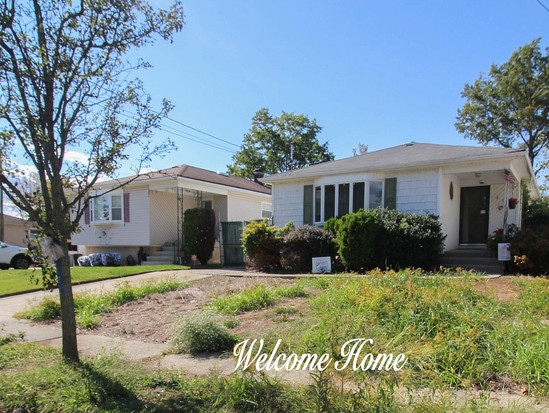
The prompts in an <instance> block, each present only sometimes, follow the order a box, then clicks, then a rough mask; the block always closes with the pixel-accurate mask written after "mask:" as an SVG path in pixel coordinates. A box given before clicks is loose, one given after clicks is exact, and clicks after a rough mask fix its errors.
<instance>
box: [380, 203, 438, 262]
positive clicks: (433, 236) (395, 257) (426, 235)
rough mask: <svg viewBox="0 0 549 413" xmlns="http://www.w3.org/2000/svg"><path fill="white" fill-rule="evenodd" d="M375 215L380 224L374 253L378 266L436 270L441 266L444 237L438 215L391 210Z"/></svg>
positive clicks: (382, 210) (381, 210) (381, 211)
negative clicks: (439, 264) (440, 258)
mask: <svg viewBox="0 0 549 413" xmlns="http://www.w3.org/2000/svg"><path fill="white" fill-rule="evenodd" d="M376 213H377V214H378V216H379V222H380V231H379V234H378V242H377V244H376V246H377V248H376V254H375V255H376V257H375V261H376V265H377V266H378V267H380V268H383V269H386V268H393V269H397V268H406V267H414V268H423V269H433V268H436V267H437V266H438V263H439V257H440V254H441V253H442V250H443V247H444V239H445V235H444V234H443V233H442V228H441V224H440V221H439V220H438V218H437V217H436V216H435V215H431V214H410V213H406V212H402V211H397V210H389V209H379V210H376Z"/></svg>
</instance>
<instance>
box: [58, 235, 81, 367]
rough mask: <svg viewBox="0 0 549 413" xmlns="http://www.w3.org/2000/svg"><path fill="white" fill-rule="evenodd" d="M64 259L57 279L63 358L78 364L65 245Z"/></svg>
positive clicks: (60, 264)
mask: <svg viewBox="0 0 549 413" xmlns="http://www.w3.org/2000/svg"><path fill="white" fill-rule="evenodd" d="M63 252H64V254H63V257H62V258H60V259H59V260H58V261H57V266H56V267H57V271H58V274H57V277H58V283H59V299H60V302H61V332H62V336H63V358H64V359H65V360H68V361H72V362H78V361H79V357H78V343H77V340H76V317H75V314H74V298H73V295H72V282H71V269H70V262H69V259H70V256H69V252H68V249H67V246H66V243H64V245H63Z"/></svg>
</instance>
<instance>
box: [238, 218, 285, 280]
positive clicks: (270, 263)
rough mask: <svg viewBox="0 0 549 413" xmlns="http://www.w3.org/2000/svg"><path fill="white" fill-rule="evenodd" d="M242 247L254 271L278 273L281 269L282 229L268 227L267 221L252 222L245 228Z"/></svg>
mask: <svg viewBox="0 0 549 413" xmlns="http://www.w3.org/2000/svg"><path fill="white" fill-rule="evenodd" d="M242 247H243V248H244V252H245V253H246V255H247V256H248V258H249V259H250V264H251V266H252V267H253V269H254V270H257V271H273V270H274V271H276V270H277V269H279V268H280V249H281V247H282V238H281V236H280V229H279V228H277V227H274V226H271V225H267V220H262V221H259V222H257V221H252V222H250V223H248V225H246V226H245V227H244V229H243V230H242Z"/></svg>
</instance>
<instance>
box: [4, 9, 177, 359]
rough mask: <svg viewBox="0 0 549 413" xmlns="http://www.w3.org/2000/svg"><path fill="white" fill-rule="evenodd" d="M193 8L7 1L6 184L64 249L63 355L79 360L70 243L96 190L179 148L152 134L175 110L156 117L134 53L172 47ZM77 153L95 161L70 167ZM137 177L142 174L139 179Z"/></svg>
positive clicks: (14, 199) (61, 276) (19, 203)
mask: <svg viewBox="0 0 549 413" xmlns="http://www.w3.org/2000/svg"><path fill="white" fill-rule="evenodd" d="M183 18H184V16H183V8H182V5H181V3H179V2H177V1H176V2H175V3H174V4H173V5H171V7H170V8H169V9H165V10H157V9H153V8H152V7H151V6H150V5H149V4H148V2H146V1H142V0H124V1H119V0H81V1H77V0H31V1H16V0H0V139H1V142H0V148H2V152H1V154H0V165H2V167H1V169H0V184H1V186H2V188H3V189H4V191H5V193H6V195H7V196H8V197H9V198H10V200H11V201H12V202H13V203H14V204H15V205H16V206H17V207H18V208H20V209H21V210H22V211H24V212H26V213H27V214H28V217H29V219H31V220H33V221H35V222H36V223H37V225H38V226H39V228H40V229H41V230H42V231H43V233H44V234H45V235H48V236H50V237H51V238H53V239H54V240H55V242H56V244H58V245H60V246H61V248H62V254H61V257H60V258H59V259H58V260H57V261H56V266H57V275H58V287H59V295H60V301H61V312H62V336H63V357H64V358H65V359H68V360H72V361H77V360H78V347H77V342H76V322H75V316H74V302H73V295H72V286H71V274H70V266H69V255H68V250H67V240H68V239H69V238H70V236H71V234H72V233H73V232H74V231H76V230H77V229H78V226H79V221H80V218H81V217H82V215H83V213H84V211H85V208H87V207H88V203H89V199H90V198H89V194H90V189H91V188H92V187H93V185H94V184H95V183H96V182H97V180H98V179H99V178H100V177H102V176H108V177H114V176H115V173H116V171H117V170H118V169H119V167H120V166H121V163H122V162H124V161H128V160H129V155H128V150H130V149H131V148H139V150H138V151H137V152H138V154H139V153H140V155H138V156H137V158H136V159H134V158H133V157H132V160H133V161H134V162H133V168H134V169H135V171H138V170H139V169H140V168H141V167H142V166H146V165H147V164H148V162H149V161H150V160H151V157H152V156H155V155H163V154H164V153H166V151H168V150H170V149H172V147H173V144H172V142H171V141H169V140H168V141H165V142H161V143H160V144H155V143H153V140H152V132H153V130H154V128H155V127H157V126H159V121H160V120H161V119H162V118H163V117H164V116H165V115H166V114H167V113H168V111H169V110H170V109H171V105H170V103H169V102H167V101H164V102H163V104H162V107H161V108H160V109H159V110H158V111H153V110H152V109H151V99H150V96H148V95H147V94H146V92H145V91H144V89H143V85H142V83H141V82H140V81H139V79H137V78H133V77H132V76H133V73H134V71H136V70H138V69H142V68H146V67H147V66H148V64H147V63H146V62H144V61H142V60H139V61H137V62H134V63H132V62H130V61H129V60H128V59H127V57H126V55H127V52H128V51H130V50H133V49H136V48H140V47H143V46H147V45H150V44H152V43H153V42H154V41H155V40H156V39H157V38H161V39H163V40H168V41H172V39H173V34H174V33H175V32H176V31H179V30H181V29H182V28H183ZM69 150H77V151H81V152H84V153H85V155H86V158H87V162H67V161H66V155H67V152H68V151H69ZM20 152H22V153H23V154H24V157H25V158H26V161H25V162H26V163H28V164H30V165H32V166H34V167H35V168H36V175H37V179H38V183H37V184H38V190H36V191H32V192H28V191H25V190H24V188H21V187H20V186H19V185H18V182H17V180H16V179H13V177H14V173H15V170H14V169H16V163H15V161H14V159H15V158H14V156H15V155H16V154H17V153H20ZM136 173H137V172H136Z"/></svg>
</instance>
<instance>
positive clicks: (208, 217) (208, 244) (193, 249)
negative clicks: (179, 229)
mask: <svg viewBox="0 0 549 413" xmlns="http://www.w3.org/2000/svg"><path fill="white" fill-rule="evenodd" d="M183 237H184V239H185V246H186V248H187V250H188V252H189V253H190V254H194V255H196V258H198V261H200V263H201V264H202V265H206V264H207V263H208V260H209V259H210V258H212V253H213V250H214V245H215V212H214V211H213V209H204V208H192V209H187V210H186V211H185V213H184V216H183Z"/></svg>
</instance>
